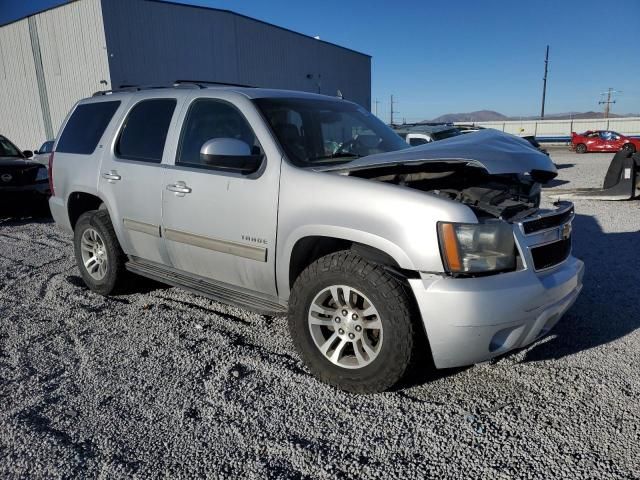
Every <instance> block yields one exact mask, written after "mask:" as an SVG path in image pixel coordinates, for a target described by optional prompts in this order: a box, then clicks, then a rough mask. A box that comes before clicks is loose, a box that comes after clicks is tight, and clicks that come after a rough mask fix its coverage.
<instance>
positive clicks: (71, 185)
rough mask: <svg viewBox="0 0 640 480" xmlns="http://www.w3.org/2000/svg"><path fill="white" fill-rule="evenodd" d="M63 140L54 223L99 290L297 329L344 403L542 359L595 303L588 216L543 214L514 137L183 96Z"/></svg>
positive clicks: (266, 100) (270, 96) (534, 168)
mask: <svg viewBox="0 0 640 480" xmlns="http://www.w3.org/2000/svg"><path fill="white" fill-rule="evenodd" d="M57 138H58V140H57V141H56V145H55V147H54V151H55V153H54V154H53V155H52V157H51V178H52V187H53V189H52V192H53V196H52V198H51V200H50V207H51V211H52V213H53V216H54V218H55V220H56V222H57V224H58V225H59V226H61V227H62V228H64V229H65V230H67V231H69V232H73V235H74V245H75V256H76V260H77V263H78V267H79V269H80V272H81V274H82V277H83V279H84V281H85V282H86V284H87V285H88V286H89V288H91V289H92V290H93V291H95V292H97V293H100V294H103V295H109V294H111V293H113V292H115V291H116V290H118V289H120V288H122V285H123V284H125V281H126V280H127V278H128V277H129V274H130V273H131V272H132V273H134V274H138V275H142V276H145V277H149V278H152V279H156V280H159V281H161V282H165V283H167V284H170V285H174V286H177V287H181V288H184V289H186V290H189V291H192V292H196V293H199V294H202V295H205V296H207V297H210V298H212V299H215V300H218V301H221V302H225V303H230V304H235V305H239V306H242V307H246V308H248V309H251V310H254V311H257V312H262V313H274V312H275V313H281V314H282V313H287V315H288V319H289V330H290V334H291V337H292V339H293V343H294V344H295V346H296V348H297V350H298V352H299V354H300V356H301V357H302V359H303V360H304V362H305V363H306V365H307V366H308V368H309V370H310V371H311V372H313V374H314V375H316V376H317V377H318V378H319V379H321V380H322V381H325V382H327V383H330V384H332V385H335V386H337V387H339V388H342V389H345V390H348V391H353V392H375V391H382V390H385V389H388V388H390V387H391V386H393V385H394V384H396V383H397V382H398V381H399V380H400V379H401V378H402V377H403V375H404V374H405V373H406V372H407V370H408V366H409V365H410V363H411V361H412V359H416V358H423V359H424V360H423V361H424V362H426V364H427V365H424V366H423V367H424V368H426V367H427V366H428V364H430V363H431V359H432V360H433V363H434V364H435V367H437V368H447V367H456V366H462V365H469V364H474V363H478V362H482V361H486V360H488V359H490V358H492V357H495V356H497V355H500V354H503V353H505V352H507V351H509V350H512V349H514V348H518V347H522V346H524V345H527V344H529V343H531V342H533V341H534V340H535V339H537V338H539V337H540V336H541V335H544V334H545V333H546V332H548V331H549V330H550V329H551V328H552V327H553V326H554V324H555V323H556V322H557V321H558V320H559V319H560V317H561V316H562V314H563V313H564V312H565V311H566V310H567V309H568V308H569V307H570V306H571V305H572V303H573V302H574V300H575V299H576V297H577V295H578V294H579V292H580V290H581V287H582V273H583V263H582V262H581V261H580V260H578V259H576V258H574V257H573V256H571V222H572V219H573V216H574V213H573V206H572V205H571V204H569V203H560V204H557V205H556V207H557V208H555V209H554V210H541V209H540V208H539V202H540V184H541V183H544V182H546V181H548V180H550V179H552V178H553V177H554V176H555V175H556V171H555V168H554V166H553V164H552V163H551V161H550V160H549V158H548V157H547V156H546V155H543V154H542V153H540V152H539V151H538V150H536V149H535V148H533V147H531V146H530V145H529V144H528V143H527V142H526V141H524V140H521V139H518V138H516V137H513V136H510V135H506V134H503V133H500V132H496V131H492V130H486V131H481V132H478V133H477V134H475V135H461V136H457V137H453V138H450V139H447V140H442V141H440V142H435V143H432V144H429V145H424V146H420V147H416V148H410V147H409V145H407V143H406V142H404V141H403V140H402V139H401V138H400V137H399V136H398V135H397V134H395V133H394V132H393V131H392V130H390V129H389V128H388V127H387V126H386V125H384V124H383V123H382V122H380V121H379V120H378V119H377V118H376V117H375V116H373V115H372V114H371V113H370V112H368V111H367V110H365V109H363V108H362V107H360V106H358V105H356V104H354V103H351V102H348V101H346V100H343V99H340V98H332V97H326V96H321V95H313V94H306V93H300V92H289V91H280V90H266V89H251V88H240V87H231V86H227V87H221V86H216V87H214V86H207V85H203V84H181V85H179V86H174V87H169V88H153V89H130V90H128V91H114V92H101V93H99V94H97V95H94V96H93V97H92V98H88V99H85V100H82V101H80V102H79V103H78V104H77V105H76V106H75V107H74V108H73V110H72V111H71V113H70V114H69V115H68V117H67V119H66V120H65V122H64V124H63V127H62V129H61V132H60V134H59V135H58V137H57ZM134 278H135V277H134Z"/></svg>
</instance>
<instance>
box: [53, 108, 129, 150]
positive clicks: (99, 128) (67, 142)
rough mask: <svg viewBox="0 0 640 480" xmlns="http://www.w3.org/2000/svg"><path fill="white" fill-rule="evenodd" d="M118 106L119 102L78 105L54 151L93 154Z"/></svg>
mask: <svg viewBox="0 0 640 480" xmlns="http://www.w3.org/2000/svg"><path fill="white" fill-rule="evenodd" d="M119 106H120V102H119V101H113V102H98V103H85V104H83V105H78V107H77V108H76V109H75V110H74V111H73V113H72V114H71V118H69V121H68V122H67V125H66V126H65V127H64V131H63V132H62V135H61V136H60V140H59V141H58V147H57V149H56V151H58V152H62V153H80V154H85V155H88V154H91V153H93V151H94V150H95V149H96V146H97V145H98V142H99V141H100V138H101V137H102V134H103V133H104V131H105V129H106V128H107V125H109V122H110V121H111V119H112V118H113V114H114V113H116V110H117V109H118V107H119Z"/></svg>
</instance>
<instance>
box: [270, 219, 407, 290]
mask: <svg viewBox="0 0 640 480" xmlns="http://www.w3.org/2000/svg"><path fill="white" fill-rule="evenodd" d="M307 237H328V238H333V239H337V240H346V241H349V242H355V243H360V244H362V245H367V246H369V247H373V248H375V249H377V250H380V251H382V252H384V253H386V254H387V255H389V256H390V257H391V258H393V259H394V260H395V262H396V263H397V264H398V266H399V267H400V268H403V269H406V270H415V266H414V264H413V262H412V261H411V259H410V258H409V256H408V255H407V254H406V253H405V252H404V251H403V250H402V249H401V248H400V247H399V246H398V245H396V244H395V243H393V242H391V241H389V240H387V239H386V238H383V237H380V236H378V235H375V234H373V233H369V232H363V231H361V230H354V229H352V228H347V227H341V226H336V225H320V224H315V225H304V226H302V227H299V228H296V229H295V230H293V231H292V232H291V234H290V235H289V236H288V237H287V238H286V240H285V241H284V242H283V247H282V250H281V251H280V254H279V255H278V258H279V259H280V261H278V262H277V263H276V281H277V284H278V292H280V296H281V297H284V298H287V297H288V296H289V267H290V264H291V256H292V254H293V248H294V247H295V245H296V243H298V241H300V240H302V239H303V238H307Z"/></svg>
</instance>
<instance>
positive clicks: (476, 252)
mask: <svg viewBox="0 0 640 480" xmlns="http://www.w3.org/2000/svg"><path fill="white" fill-rule="evenodd" d="M438 237H439V239H440V253H441V254H442V261H443V262H444V266H445V268H446V270H447V271H449V272H451V273H486V272H499V271H508V270H515V268H516V246H515V241H514V239H513V230H512V227H511V225H509V224H507V223H503V222H495V223H446V222H438Z"/></svg>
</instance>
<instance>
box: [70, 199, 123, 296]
mask: <svg viewBox="0 0 640 480" xmlns="http://www.w3.org/2000/svg"><path fill="white" fill-rule="evenodd" d="M73 246H74V252H75V257H76V263H77V264H78V268H79V269H80V275H82V279H83V280H84V283H85V284H86V285H87V286H88V287H89V288H90V289H91V290H93V291H94V292H96V293H99V294H101V295H109V294H111V293H114V292H115V291H116V290H117V289H118V288H120V287H121V286H122V285H123V283H124V279H125V277H126V269H125V266H124V265H125V261H126V256H125V254H124V252H123V251H122V249H121V248H120V244H119V243H118V239H117V237H116V233H115V231H114V229H113V225H112V223H111V219H110V218H109V213H108V212H107V211H106V210H91V211H89V212H85V213H83V214H82V215H80V218H79V219H78V221H77V222H76V226H75V229H74V234H73Z"/></svg>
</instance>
